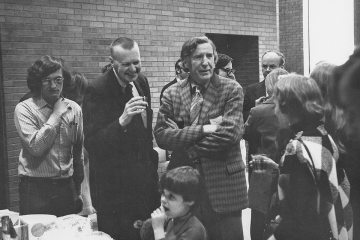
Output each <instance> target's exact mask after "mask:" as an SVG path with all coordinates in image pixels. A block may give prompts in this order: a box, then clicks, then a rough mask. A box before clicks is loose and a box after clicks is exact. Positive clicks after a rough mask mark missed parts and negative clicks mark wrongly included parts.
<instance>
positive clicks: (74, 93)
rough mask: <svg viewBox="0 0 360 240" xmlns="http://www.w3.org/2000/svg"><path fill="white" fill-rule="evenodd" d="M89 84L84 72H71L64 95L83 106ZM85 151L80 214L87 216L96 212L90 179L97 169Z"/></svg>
mask: <svg viewBox="0 0 360 240" xmlns="http://www.w3.org/2000/svg"><path fill="white" fill-rule="evenodd" d="M88 84H89V83H88V80H87V79H86V78H85V76H84V74H82V73H80V72H77V71H73V72H72V73H71V84H70V86H69V87H67V88H66V89H65V88H64V95H65V96H66V97H67V98H69V99H71V100H73V101H75V102H76V103H77V104H79V106H80V107H81V106H82V104H83V99H84V93H85V88H86V87H87V85H88ZM83 151H84V181H83V182H82V184H81V189H82V194H81V196H82V198H83V202H84V204H83V209H82V211H81V212H80V213H79V215H82V216H87V215H90V214H93V213H95V212H96V210H95V208H94V207H93V205H92V201H91V195H90V181H89V178H90V168H91V170H92V171H95V169H94V167H92V166H89V157H88V153H87V151H86V150H85V148H83Z"/></svg>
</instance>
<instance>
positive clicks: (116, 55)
mask: <svg viewBox="0 0 360 240" xmlns="http://www.w3.org/2000/svg"><path fill="white" fill-rule="evenodd" d="M112 57H113V59H115V60H117V61H119V62H122V61H133V60H136V59H137V60H140V50H139V47H138V46H137V45H134V47H133V48H132V49H129V50H128V49H124V48H123V47H122V46H121V45H117V46H115V47H114V48H113V55H112Z"/></svg>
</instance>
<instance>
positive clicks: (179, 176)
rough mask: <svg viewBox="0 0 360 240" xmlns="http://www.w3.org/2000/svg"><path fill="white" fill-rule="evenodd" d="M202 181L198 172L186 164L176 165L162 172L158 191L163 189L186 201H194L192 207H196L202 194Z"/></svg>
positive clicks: (203, 186)
mask: <svg viewBox="0 0 360 240" xmlns="http://www.w3.org/2000/svg"><path fill="white" fill-rule="evenodd" d="M204 188H205V185H204V182H203V179H202V178H201V176H200V174H199V172H198V171H197V170H196V169H194V168H192V167H188V166H184V167H178V168H174V169H171V170H169V171H168V172H166V173H165V174H163V175H162V176H161V178H160V182H159V191H160V192H163V191H164V189H166V190H168V191H171V192H174V193H176V194H179V195H181V196H182V198H183V200H184V201H186V202H191V201H194V204H193V206H192V209H193V208H195V207H197V206H198V205H199V204H200V202H201V200H202V198H203V196H204Z"/></svg>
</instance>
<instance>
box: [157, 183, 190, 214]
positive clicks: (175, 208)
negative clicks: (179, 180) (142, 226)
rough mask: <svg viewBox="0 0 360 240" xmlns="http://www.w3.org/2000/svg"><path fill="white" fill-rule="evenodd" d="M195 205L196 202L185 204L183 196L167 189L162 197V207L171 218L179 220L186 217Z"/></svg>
mask: <svg viewBox="0 0 360 240" xmlns="http://www.w3.org/2000/svg"><path fill="white" fill-rule="evenodd" d="M193 204H194V201H191V202H185V201H184V199H183V197H182V196H181V195H179V194H176V193H174V192H171V191H168V190H166V189H164V192H163V193H162V195H161V205H162V206H163V207H164V209H165V214H166V216H168V217H169V218H179V217H182V216H184V215H186V214H187V213H188V212H189V210H190V207H191V206H192V205H193Z"/></svg>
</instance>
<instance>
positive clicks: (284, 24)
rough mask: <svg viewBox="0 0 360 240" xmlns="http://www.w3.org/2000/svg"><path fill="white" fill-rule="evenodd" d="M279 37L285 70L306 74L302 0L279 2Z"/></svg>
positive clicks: (280, 0)
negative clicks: (284, 60)
mask: <svg viewBox="0 0 360 240" xmlns="http://www.w3.org/2000/svg"><path fill="white" fill-rule="evenodd" d="M279 36H280V40H279V44H280V51H281V52H282V53H283V54H284V55H285V58H286V65H285V69H286V70H287V71H288V72H296V73H298V74H304V53H303V51H304V48H303V5H302V0H279Z"/></svg>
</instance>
